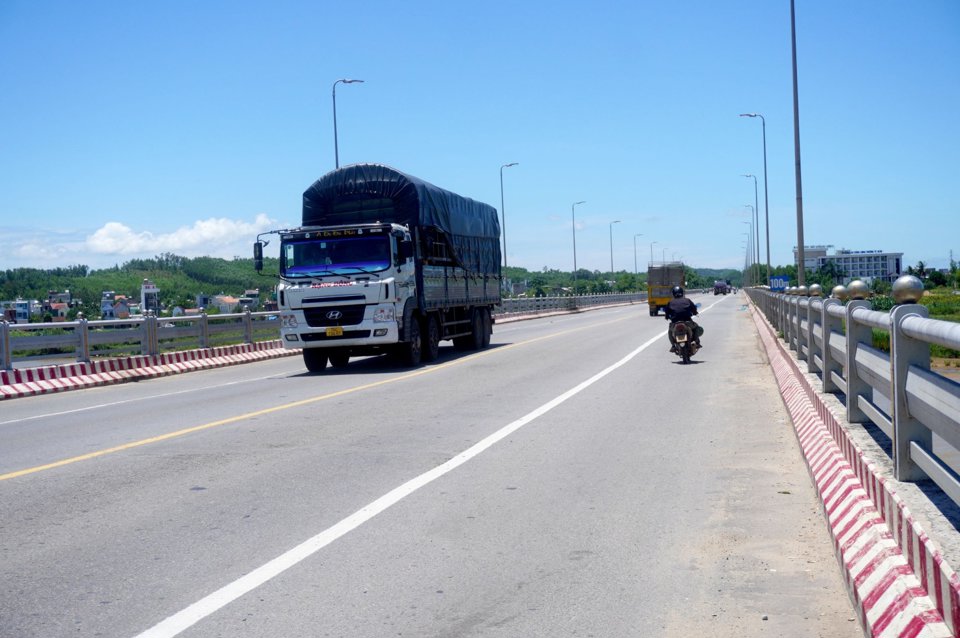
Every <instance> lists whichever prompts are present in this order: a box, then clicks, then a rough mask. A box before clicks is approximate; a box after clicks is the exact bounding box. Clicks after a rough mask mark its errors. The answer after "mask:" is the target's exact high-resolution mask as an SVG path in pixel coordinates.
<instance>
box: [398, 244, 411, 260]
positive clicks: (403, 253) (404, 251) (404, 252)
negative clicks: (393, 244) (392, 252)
mask: <svg viewBox="0 0 960 638" xmlns="http://www.w3.org/2000/svg"><path fill="white" fill-rule="evenodd" d="M397 257H399V258H400V264H402V263H403V262H405V261H406V260H408V259H410V258H411V257H413V242H412V241H406V240H405V241H400V242H397ZM400 264H397V265H400Z"/></svg>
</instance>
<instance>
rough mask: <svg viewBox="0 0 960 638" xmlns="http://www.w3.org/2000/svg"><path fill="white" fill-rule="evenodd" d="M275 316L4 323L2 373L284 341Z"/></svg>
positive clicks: (584, 300)
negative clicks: (25, 366) (30, 365)
mask: <svg viewBox="0 0 960 638" xmlns="http://www.w3.org/2000/svg"><path fill="white" fill-rule="evenodd" d="M646 298H647V296H646V293H611V294H604V295H581V296H576V297H573V296H566V297H528V298H515V299H504V300H503V302H502V303H501V304H500V305H499V306H497V308H496V312H495V313H494V314H495V316H500V317H509V316H516V315H523V314H541V313H545V312H557V311H565V312H575V311H577V310H580V309H583V308H590V307H595V306H601V305H610V304H621V303H640V302H645V301H646ZM277 319H278V314H277V313H276V312H251V311H245V312H241V313H229V314H216V315H208V314H206V313H201V314H199V315H191V316H183V317H156V316H153V315H146V316H141V317H132V318H130V319H119V320H87V319H80V320H78V321H65V322H54V323H27V324H14V323H8V322H6V321H3V322H0V369H3V370H11V369H13V364H14V362H28V361H29V362H36V361H41V362H42V361H43V360H54V359H58V360H61V361H62V360H63V359H64V358H70V359H75V360H76V361H79V362H89V361H90V360H91V359H92V358H98V357H119V356H132V355H156V354H160V353H161V352H171V351H176V350H190V349H196V348H212V347H215V346H221V345H229V344H237V343H253V342H256V341H271V340H274V339H279V337H280V327H279V325H280V322H279V321H277Z"/></svg>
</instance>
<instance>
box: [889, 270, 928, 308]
mask: <svg viewBox="0 0 960 638" xmlns="http://www.w3.org/2000/svg"><path fill="white" fill-rule="evenodd" d="M921 297H923V282H922V281H920V279H919V278H917V277H914V276H913V275H903V276H901V277H900V278H899V279H897V280H896V281H895V282H893V300H894V301H895V302H897V304H906V303H918V302H919V301H920V298H921Z"/></svg>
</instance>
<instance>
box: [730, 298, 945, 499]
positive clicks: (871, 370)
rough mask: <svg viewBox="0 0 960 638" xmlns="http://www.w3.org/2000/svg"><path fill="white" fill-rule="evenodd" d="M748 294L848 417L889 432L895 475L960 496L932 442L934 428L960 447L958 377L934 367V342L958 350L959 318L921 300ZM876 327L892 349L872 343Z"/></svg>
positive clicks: (898, 477) (851, 421)
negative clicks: (888, 305) (889, 303)
mask: <svg viewBox="0 0 960 638" xmlns="http://www.w3.org/2000/svg"><path fill="white" fill-rule="evenodd" d="M747 294H748V295H749V296H750V298H751V300H752V301H753V302H754V303H755V304H756V305H757V307H758V308H759V309H760V310H761V312H763V314H764V315H765V316H766V317H767V320H768V321H769V322H770V323H771V325H773V327H774V328H775V329H776V330H777V331H778V334H779V336H780V337H781V338H782V339H783V340H784V342H785V344H786V345H787V346H788V347H789V348H790V349H791V350H794V351H795V352H796V357H797V359H798V360H799V361H800V362H801V365H804V364H805V366H806V370H807V371H808V372H809V373H812V374H815V375H817V376H819V379H820V382H821V391H822V392H823V393H832V394H837V395H838V398H840V399H841V400H842V401H843V403H844V405H845V408H846V419H847V421H848V422H849V423H868V422H870V423H873V424H874V425H875V426H876V427H877V428H879V429H880V430H881V431H882V432H883V433H884V434H885V435H886V436H887V437H889V439H890V441H891V446H890V450H891V456H892V461H893V467H894V475H895V478H896V479H897V480H900V481H919V480H923V479H927V478H929V479H931V480H933V481H934V482H936V483H937V485H939V486H940V488H941V489H942V490H943V492H944V493H945V494H947V495H948V496H949V497H950V498H951V499H953V501H954V502H955V503H960V480H958V477H957V473H956V471H955V470H954V469H953V468H951V467H950V466H949V465H948V464H947V463H945V462H944V460H943V459H941V458H940V457H938V456H937V454H936V453H935V452H934V445H933V435H934V434H936V435H937V436H939V437H940V438H941V439H943V440H944V441H945V442H946V443H947V444H949V445H950V446H952V447H953V448H955V449H958V450H960V383H957V382H956V381H953V380H952V379H949V378H947V377H945V376H943V375H941V374H938V373H937V372H936V371H934V370H931V368H930V345H931V344H938V345H941V346H943V347H945V348H951V349H958V350H960V324H958V323H954V322H950V321H940V320H936V319H930V318H929V316H928V311H927V308H926V307H924V306H922V305H920V304H917V303H909V302H908V303H902V304H900V305H897V306H895V307H894V308H893V309H892V310H891V311H889V312H880V311H876V310H872V309H871V304H870V302H869V301H866V300H863V299H860V300H851V301H849V302H847V303H844V302H843V301H841V300H839V299H820V298H818V297H807V296H801V295H796V294H779V293H772V292H770V291H767V290H763V289H748V290H747ZM874 329H878V330H882V331H885V332H887V333H888V334H889V336H890V352H889V354H888V353H887V352H884V351H883V350H881V349H879V348H877V347H876V346H875V345H874V332H873V331H874Z"/></svg>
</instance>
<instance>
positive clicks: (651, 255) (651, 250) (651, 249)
mask: <svg viewBox="0 0 960 638" xmlns="http://www.w3.org/2000/svg"><path fill="white" fill-rule="evenodd" d="M655 243H657V242H655V241H652V242H650V263H651V264H653V245H654V244H655Z"/></svg>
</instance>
